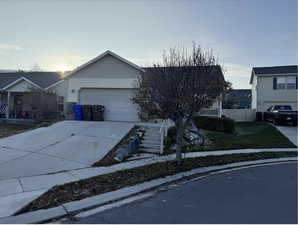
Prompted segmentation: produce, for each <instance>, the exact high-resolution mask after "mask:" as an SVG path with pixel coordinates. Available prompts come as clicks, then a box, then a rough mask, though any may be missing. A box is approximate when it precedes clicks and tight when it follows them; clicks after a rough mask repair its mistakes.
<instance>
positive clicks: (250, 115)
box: [222, 109, 256, 121]
mask: <svg viewBox="0 0 298 225" xmlns="http://www.w3.org/2000/svg"><path fill="white" fill-rule="evenodd" d="M222 115H224V116H226V117H229V118H231V119H233V120H235V121H254V120H255V119H256V110H254V109H223V110H222Z"/></svg>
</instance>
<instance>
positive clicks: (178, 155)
mask: <svg viewBox="0 0 298 225" xmlns="http://www.w3.org/2000/svg"><path fill="white" fill-rule="evenodd" d="M176 127H177V136H176V145H177V148H176V161H177V164H178V165H181V162H182V154H181V150H182V144H183V129H182V126H181V123H180V124H177V125H176Z"/></svg>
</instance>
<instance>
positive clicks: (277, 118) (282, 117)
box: [264, 105, 297, 126]
mask: <svg viewBox="0 0 298 225" xmlns="http://www.w3.org/2000/svg"><path fill="white" fill-rule="evenodd" d="M264 120H265V121H270V122H272V123H274V124H275V125H277V124H281V123H292V124H293V125H294V126H297V111H293V110H292V107H291V106H290V105H272V106H270V107H269V109H267V111H266V112H264Z"/></svg>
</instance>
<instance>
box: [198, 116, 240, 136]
mask: <svg viewBox="0 0 298 225" xmlns="http://www.w3.org/2000/svg"><path fill="white" fill-rule="evenodd" d="M194 123H195V125H196V126H197V128H201V129H205V130H213V131H221V132H227V133H234V131H235V122H234V120H232V119H230V118H228V117H223V118H218V117H210V116H196V117H194Z"/></svg>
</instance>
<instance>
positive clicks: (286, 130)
mask: <svg viewBox="0 0 298 225" xmlns="http://www.w3.org/2000/svg"><path fill="white" fill-rule="evenodd" d="M275 127H276V128H277V129H278V130H279V131H280V132H281V133H282V134H283V135H285V136H286V137H287V138H288V139H289V140H290V141H291V142H293V143H294V144H295V145H296V146H298V143H297V127H290V126H275Z"/></svg>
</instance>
